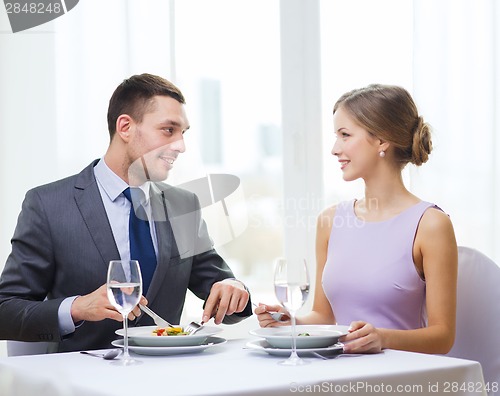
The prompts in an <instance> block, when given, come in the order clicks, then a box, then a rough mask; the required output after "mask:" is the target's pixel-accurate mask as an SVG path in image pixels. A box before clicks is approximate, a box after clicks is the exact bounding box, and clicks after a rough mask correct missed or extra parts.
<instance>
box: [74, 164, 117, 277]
mask: <svg viewBox="0 0 500 396" xmlns="http://www.w3.org/2000/svg"><path fill="white" fill-rule="evenodd" d="M97 162H98V160H96V161H94V162H93V163H92V164H90V165H89V166H88V167H86V168H85V169H84V170H83V171H82V172H80V174H79V175H78V177H77V180H76V183H75V201H76V204H77V206H78V208H79V210H80V213H81V214H82V217H83V219H84V220H85V224H87V228H88V230H89V232H90V235H91V236H92V238H93V240H94V243H95V245H96V247H97V250H98V251H99V254H100V255H101V257H102V261H103V264H104V265H105V266H106V268H107V266H108V263H109V261H110V260H117V259H120V253H119V252H118V248H117V247H116V242H115V239H114V238H113V231H112V230H111V226H110V224H109V220H108V216H107V215H106V210H105V209H104V204H103V203H102V199H101V194H100V192H99V187H98V186H97V182H96V180H95V176H94V166H95V165H96V164H97Z"/></svg>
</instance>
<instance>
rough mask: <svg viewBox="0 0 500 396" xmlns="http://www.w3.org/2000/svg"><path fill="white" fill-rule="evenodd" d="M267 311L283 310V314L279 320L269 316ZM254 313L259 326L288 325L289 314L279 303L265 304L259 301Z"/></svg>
mask: <svg viewBox="0 0 500 396" xmlns="http://www.w3.org/2000/svg"><path fill="white" fill-rule="evenodd" d="M269 312H283V313H284V314H285V315H283V316H282V320H281V321H277V320H274V319H273V318H272V317H271V314H270V313H269ZM254 313H255V315H257V319H258V320H259V325H260V327H278V326H290V316H289V315H288V312H287V311H286V310H285V309H284V308H283V307H282V306H281V305H265V304H261V303H259V306H258V307H257V308H255V310H254Z"/></svg>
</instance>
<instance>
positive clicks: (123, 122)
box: [116, 114, 134, 142]
mask: <svg viewBox="0 0 500 396" xmlns="http://www.w3.org/2000/svg"><path fill="white" fill-rule="evenodd" d="M133 122H134V121H133V120H132V117H130V116H129V115H127V114H122V115H120V116H119V117H118V118H117V120H116V134H117V135H118V136H120V138H121V139H122V140H123V141H124V142H128V141H129V139H130V129H131V127H132V124H133Z"/></svg>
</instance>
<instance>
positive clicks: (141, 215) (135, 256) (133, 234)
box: [123, 187, 156, 295]
mask: <svg viewBox="0 0 500 396" xmlns="http://www.w3.org/2000/svg"><path fill="white" fill-rule="evenodd" d="M131 192H132V196H133V198H132V196H131ZM123 195H125V197H126V198H127V199H128V200H129V202H130V204H131V207H130V217H129V222H128V226H129V239H130V259H131V260H138V261H139V265H140V267H141V274H142V289H143V294H144V295H146V293H147V291H148V288H149V285H150V284H151V279H152V278H153V273H154V272H155V268H156V253H155V248H154V246H153V240H152V239H151V231H150V229H149V221H147V216H146V211H145V210H144V207H143V206H142V205H140V204H139V205H138V206H137V208H136V209H135V210H134V203H133V202H134V201H135V202H140V197H143V196H144V194H143V192H142V190H141V189H139V188H132V189H130V188H129V187H127V188H126V189H125V190H124V191H123Z"/></svg>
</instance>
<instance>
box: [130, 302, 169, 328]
mask: <svg viewBox="0 0 500 396" xmlns="http://www.w3.org/2000/svg"><path fill="white" fill-rule="evenodd" d="M139 308H141V309H142V310H143V311H144V312H146V313H147V314H148V315H149V316H151V317H152V318H153V321H154V322H155V325H157V326H158V327H175V326H174V325H173V324H171V323H169V322H167V321H166V320H165V319H163V318H162V317H161V316H160V315H158V314H157V313H156V312H153V311H152V310H151V309H150V308H148V307H146V306H145V305H142V304H139Z"/></svg>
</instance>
